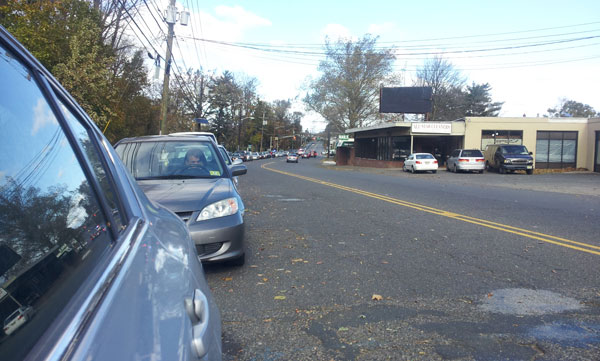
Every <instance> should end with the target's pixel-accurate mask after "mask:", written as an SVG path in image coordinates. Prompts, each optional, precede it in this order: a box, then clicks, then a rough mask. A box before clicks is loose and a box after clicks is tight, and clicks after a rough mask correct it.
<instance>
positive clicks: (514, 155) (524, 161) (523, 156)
mask: <svg viewBox="0 0 600 361" xmlns="http://www.w3.org/2000/svg"><path fill="white" fill-rule="evenodd" d="M484 155H485V167H486V169H488V170H490V169H492V168H494V169H497V170H498V172H499V173H501V174H504V173H506V171H509V172H511V173H512V172H514V171H515V170H524V171H526V172H527V174H533V169H534V168H533V157H532V155H533V153H531V152H530V151H528V150H527V148H526V147H525V146H524V145H516V144H515V145H512V144H490V145H488V146H487V147H486V148H485V152H484Z"/></svg>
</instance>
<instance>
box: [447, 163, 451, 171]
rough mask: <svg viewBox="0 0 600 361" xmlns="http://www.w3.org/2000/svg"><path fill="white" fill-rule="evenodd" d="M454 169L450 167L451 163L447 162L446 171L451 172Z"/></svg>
mask: <svg viewBox="0 0 600 361" xmlns="http://www.w3.org/2000/svg"><path fill="white" fill-rule="evenodd" d="M451 171H452V169H450V164H446V172H451Z"/></svg>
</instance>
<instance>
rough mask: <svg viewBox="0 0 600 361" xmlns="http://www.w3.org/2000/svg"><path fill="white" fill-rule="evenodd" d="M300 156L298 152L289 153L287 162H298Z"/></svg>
mask: <svg viewBox="0 0 600 361" xmlns="http://www.w3.org/2000/svg"><path fill="white" fill-rule="evenodd" d="M298 158H299V157H298V154H294V153H290V154H288V156H287V159H286V160H285V161H286V163H291V162H294V163H298Z"/></svg>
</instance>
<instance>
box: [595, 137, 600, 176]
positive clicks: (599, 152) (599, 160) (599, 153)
mask: <svg viewBox="0 0 600 361" xmlns="http://www.w3.org/2000/svg"><path fill="white" fill-rule="evenodd" d="M594 172H600V131H596V151H595V154H594Z"/></svg>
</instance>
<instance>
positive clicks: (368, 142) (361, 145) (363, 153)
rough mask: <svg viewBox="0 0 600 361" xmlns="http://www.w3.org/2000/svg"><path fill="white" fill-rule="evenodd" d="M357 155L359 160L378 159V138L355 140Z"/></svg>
mask: <svg viewBox="0 0 600 361" xmlns="http://www.w3.org/2000/svg"><path fill="white" fill-rule="evenodd" d="M354 143H355V148H356V150H355V152H356V153H355V154H356V157H358V158H367V159H376V157H377V138H361V139H355V141H354Z"/></svg>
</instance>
